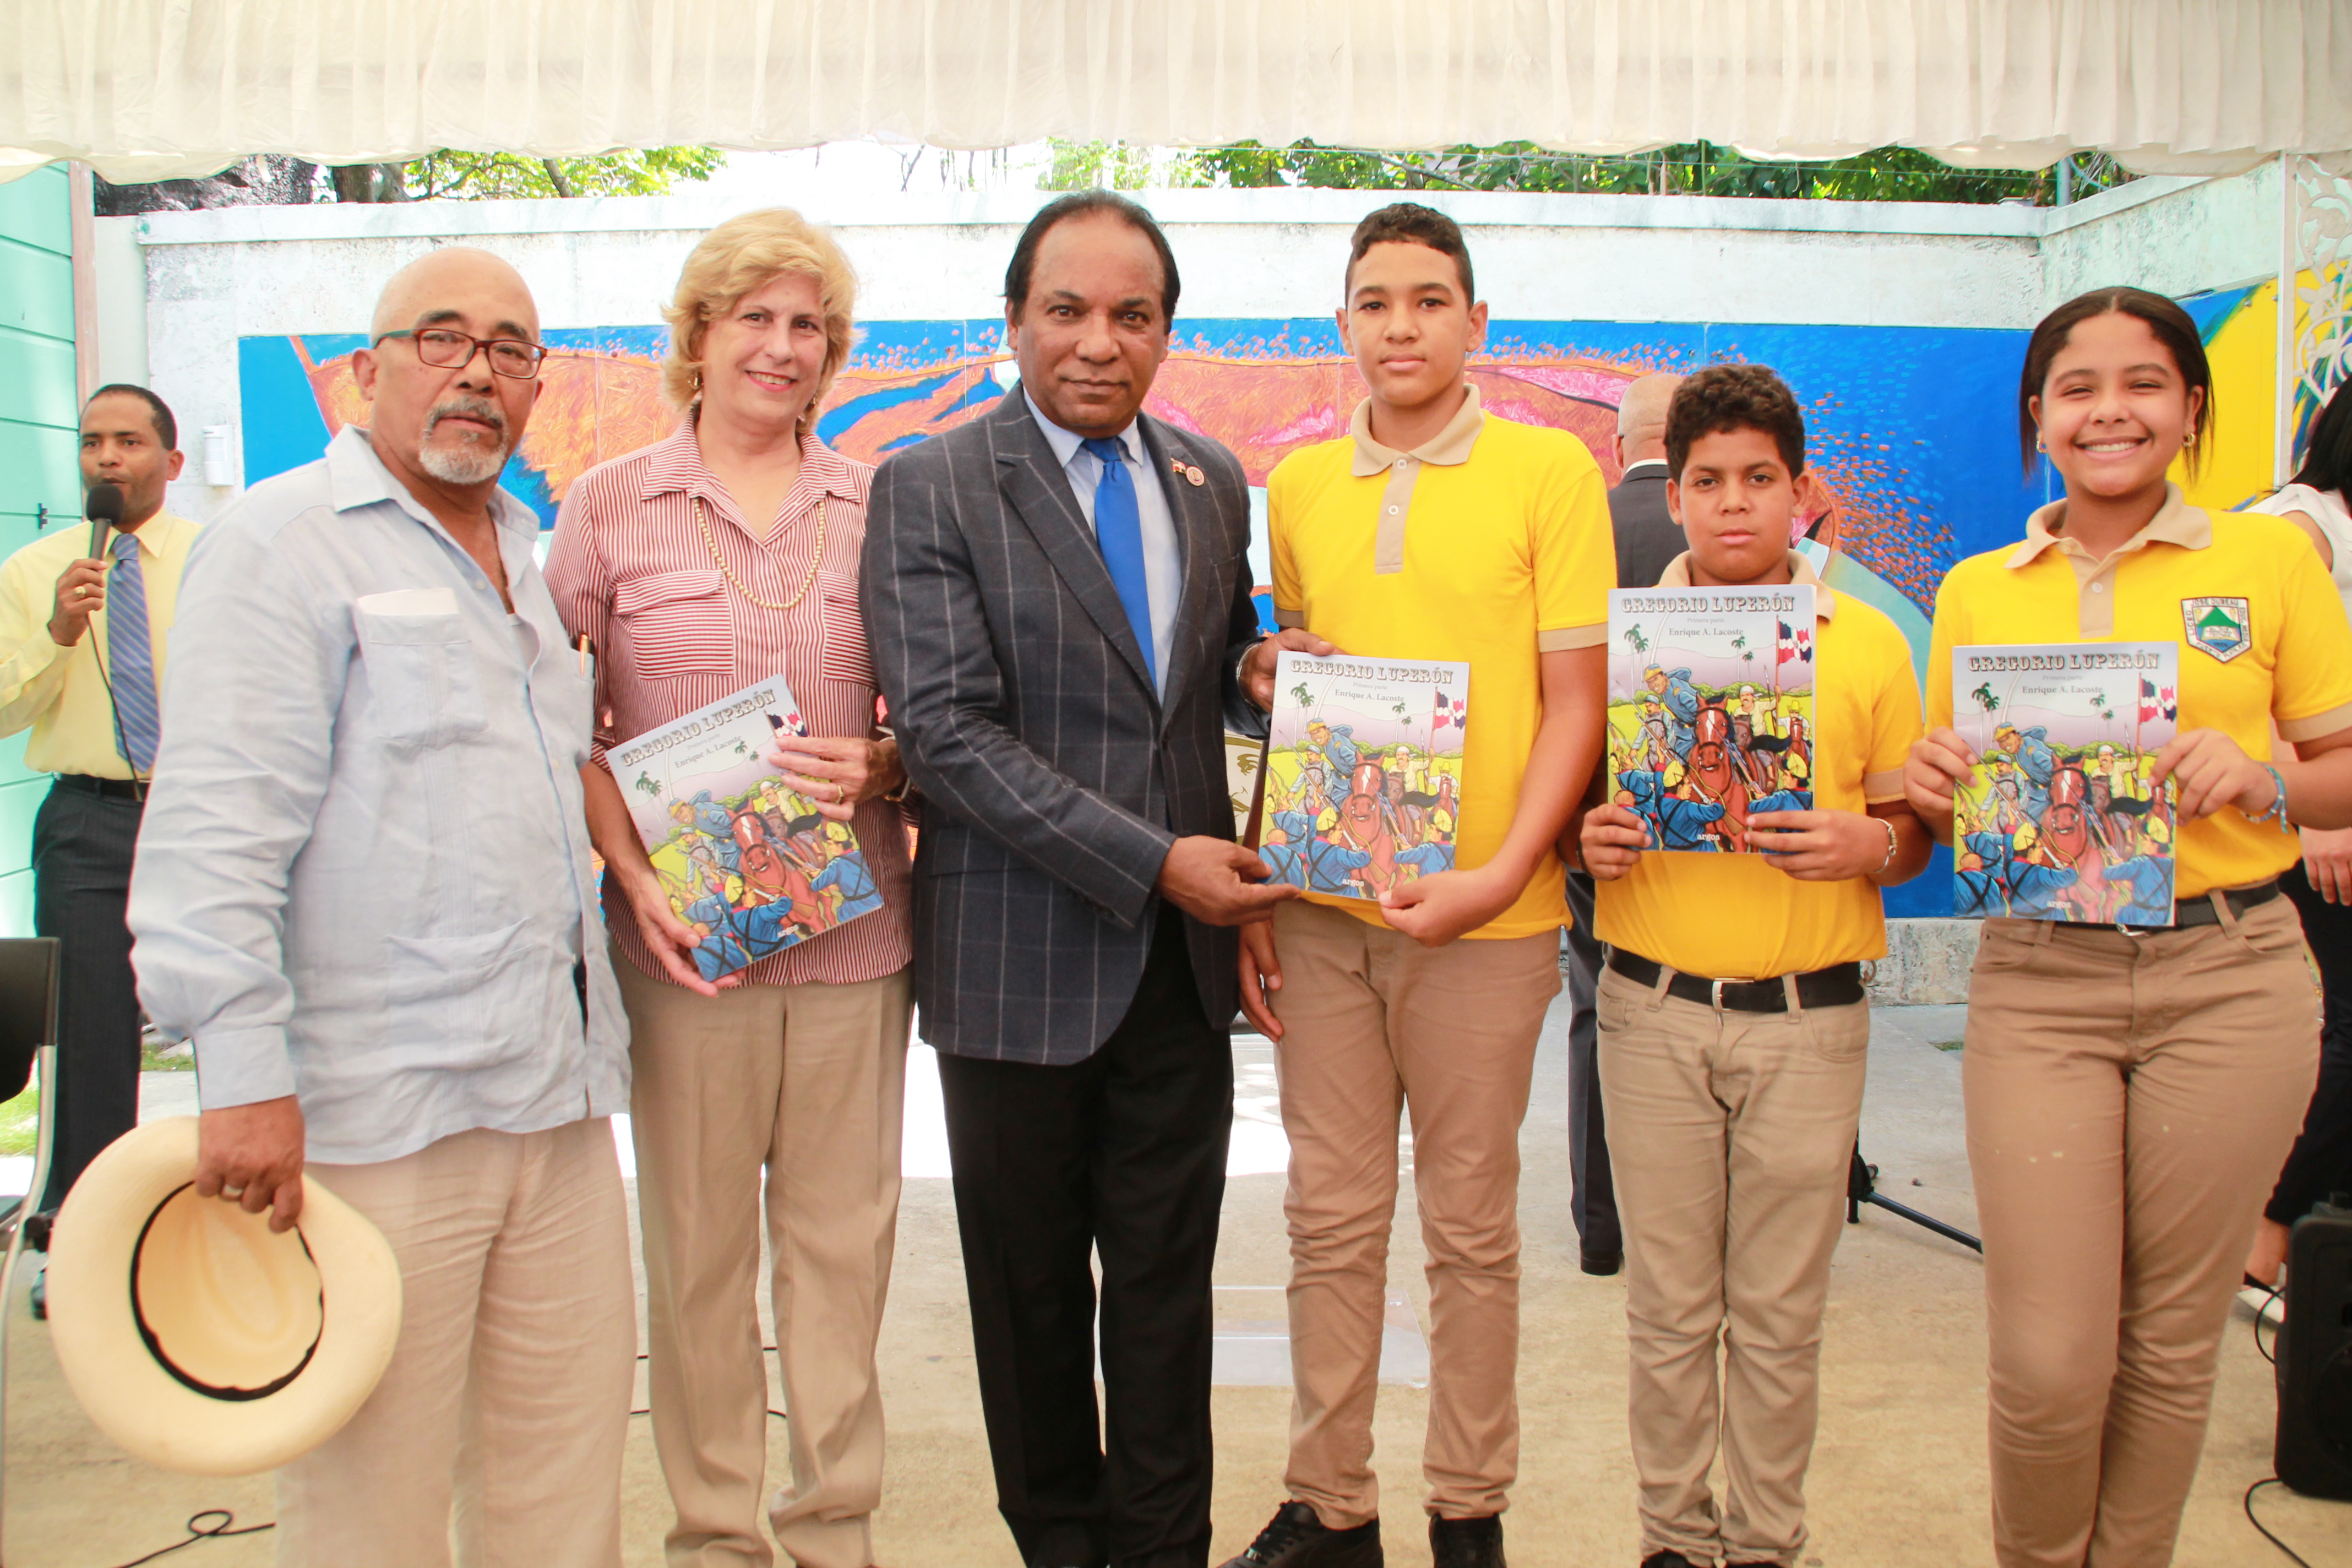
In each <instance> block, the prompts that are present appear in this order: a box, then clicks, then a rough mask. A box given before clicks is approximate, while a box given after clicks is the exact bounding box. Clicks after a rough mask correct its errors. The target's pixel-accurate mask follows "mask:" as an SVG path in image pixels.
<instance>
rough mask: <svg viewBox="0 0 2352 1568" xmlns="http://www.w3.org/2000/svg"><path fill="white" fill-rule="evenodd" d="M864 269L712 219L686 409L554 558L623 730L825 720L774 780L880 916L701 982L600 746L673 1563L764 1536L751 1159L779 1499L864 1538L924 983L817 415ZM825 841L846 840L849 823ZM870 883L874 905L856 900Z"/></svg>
mask: <svg viewBox="0 0 2352 1568" xmlns="http://www.w3.org/2000/svg"><path fill="white" fill-rule="evenodd" d="M855 297H856V278H855V275H854V274H853V273H852V271H851V269H850V266H849V261H848V258H846V257H845V256H844V255H843V254H842V251H841V249H840V247H838V246H837V245H835V243H834V241H833V239H832V238H831V237H829V236H828V235H826V233H825V232H824V230H823V229H821V228H819V227H817V226H815V225H814V224H811V223H809V222H808V221H806V220H805V219H803V218H802V217H801V216H799V215H798V214H796V213H793V212H790V211H787V210H784V209H782V208H772V209H770V210H767V211H764V212H755V213H748V214H746V215H744V216H741V217H738V218H735V219H733V220H731V221H730V222H728V223H726V224H723V225H721V226H719V227H718V228H716V229H713V230H712V231H711V232H710V234H709V236H708V237H705V238H704V239H703V241H702V243H701V244H699V245H698V246H697V247H695V249H694V252H693V254H692V255H691V256H689V257H688V258H687V262H686V268H685V270H684V271H683V272H682V273H680V274H679V277H678V283H677V297H676V299H675V300H673V301H672V303H671V305H670V308H669V310H667V319H668V321H669V327H670V349H669V356H668V358H667V361H666V362H665V363H664V364H663V367H662V376H663V385H664V389H665V390H666V391H667V394H668V395H669V397H670V399H671V401H672V402H673V403H675V404H676V405H677V406H678V407H679V408H680V409H681V410H682V411H683V413H684V418H683V420H682V421H681V422H680V424H679V426H678V429H677V434H676V435H674V436H672V437H669V438H668V439H667V440H665V441H660V442H656V444H655V445H653V446H650V447H646V448H644V449H643V450H641V451H637V452H632V453H630V454H629V455H628V456H626V457H625V458H616V459H614V461H612V462H609V463H604V464H602V465H600V466H599V467H597V468H592V469H590V470H589V471H588V472H587V473H586V474H583V475H582V476H581V478H580V479H579V480H578V481H577V482H575V483H574V484H573V485H572V489H571V490H570V492H569V493H568V494H567V495H566V496H565V497H564V500H563V509H562V515H561V516H560V517H559V518H558V519H557V521H556V528H555V540H554V543H553V545H552V547H551V550H550V552H549V554H548V562H547V580H548V586H549V587H550V588H551V589H552V590H553V592H554V594H555V599H556V604H557V605H558V606H559V607H560V608H561V609H562V612H563V618H564V621H565V624H566V625H567V626H569V627H570V629H571V631H572V634H573V635H574V636H575V637H585V638H587V639H589V641H590V643H591V644H592V646H593V649H594V651H595V654H596V656H597V658H596V711H597V713H598V715H599V718H600V723H599V726H598V729H597V731H596V752H595V756H596V763H603V761H604V752H605V749H606V748H609V747H612V746H616V745H619V744H621V743H623V742H626V741H627V740H629V739H631V738H632V737H634V736H636V735H639V734H643V733H644V732H645V731H648V730H652V729H656V728H658V727H659V726H661V725H663V724H665V723H667V722H669V721H671V720H673V719H676V718H677V717H679V716H680V715H682V714H685V713H688V712H690V711H692V710H695V709H697V708H699V707H702V706H704V705H705V704H707V703H710V702H715V701H717V700H719V699H720V698H722V697H725V696H727V695H728V694H729V693H730V692H733V691H737V690H740V689H742V688H743V687H745V686H748V685H750V684H751V683H752V682H753V681H755V680H761V679H769V678H771V677H773V676H776V675H779V674H781V675H782V677H783V678H784V679H785V680H786V681H787V682H788V683H789V684H790V685H791V687H792V690H793V696H794V697H795V698H796V699H798V700H799V702H800V709H801V712H802V714H803V717H804V718H806V719H807V720H808V721H809V726H810V729H811V730H812V731H813V738H811V739H807V740H799V741H790V740H788V741H786V742H783V744H784V746H785V747H786V748H787V750H786V751H785V752H782V758H781V760H782V763H783V766H784V768H785V770H786V771H785V775H784V783H785V784H786V786H787V788H788V789H789V790H790V791H791V792H793V794H796V795H800V796H802V797H803V798H804V799H805V800H807V801H808V802H810V803H811V804H812V805H814V809H815V811H816V812H817V813H818V814H819V815H821V816H823V817H824V818H826V819H827V820H828V821H829V822H831V823H845V824H848V825H850V826H853V827H854V828H855V829H856V836H857V842H858V846H859V850H860V855H859V863H858V865H857V866H856V872H857V873H858V875H857V876H856V877H837V878H836V883H837V884H841V883H846V884H847V885H843V886H841V887H840V890H841V892H842V893H843V895H844V897H845V898H847V897H850V896H851V895H853V894H856V895H862V896H863V897H865V898H866V899H873V898H878V899H879V900H880V907H879V908H878V909H873V910H872V912H870V913H868V914H866V916H865V918H863V919H858V920H854V921H850V922H849V923H847V924H845V925H841V926H839V927H837V928H835V929H833V930H829V931H824V932H822V933H820V934H818V935H816V936H813V937H811V938H809V939H808V940H807V941H805V942H801V943H799V944H798V945H795V946H793V947H788V948H786V949H784V950H783V951H782V952H776V953H774V954H772V955H771V956H768V957H765V958H761V959H760V960H759V961H758V962H757V963H753V964H752V965H751V968H749V969H747V970H744V971H742V972H741V973H740V974H737V975H730V976H728V977H726V978H725V979H722V980H721V981H719V983H718V984H716V985H713V984H709V983H708V982H706V981H704V980H703V979H702V978H701V977H700V976H699V974H698V973H697V971H696V969H695V966H694V963H693V958H692V949H693V947H694V945H695V942H696V936H695V932H694V930H693V928H692V927H690V926H688V924H686V922H685V921H683V920H682V919H681V918H680V915H679V913H678V911H677V910H676V909H675V908H674V907H673V905H672V903H671V900H670V899H669V897H668V893H667V889H664V887H663V886H662V883H661V880H660V878H659V876H658V874H657V873H656V871H655V869H654V868H653V866H652V865H651V864H650V862H649V861H648V860H647V859H646V852H645V849H644V847H642V845H641V844H640V842H639V840H638V838H637V836H636V833H635V830H634V828H633V827H632V826H631V825H630V821H629V816H628V808H627V806H626V805H625V802H624V800H623V797H622V795H621V791H620V788H619V786H618V785H617V784H615V783H614V780H613V778H612V775H611V774H610V773H608V772H606V771H605V770H604V767H602V766H600V765H595V764H592V765H591V766H589V767H588V768H586V769H585V770H583V772H584V773H585V775H586V777H587V780H588V810H589V818H590V833H591V837H593V838H594V840H595V843H596V847H597V850H598V852H599V853H600V854H602V855H603V856H604V861H605V872H604V900H605V915H606V919H607V921H608V923H609V924H610V926H611V928H612V931H613V935H614V946H615V947H616V948H618V949H619V951H620V953H621V955H622V956H623V957H624V958H625V960H626V962H625V963H618V964H616V965H614V968H615V969H616V970H617V971H618V973H619V974H620V977H621V993H622V998H623V1000H624V1002H625V1004H626V1005H627V1007H628V1013H629V1022H630V1026H631V1029H632V1031H633V1035H632V1044H631V1047H630V1057H631V1060H632V1064H633V1066H634V1068H635V1087H634V1090H633V1093H632V1100H631V1109H632V1111H633V1130H634V1133H635V1140H636V1154H637V1203H638V1208H639V1211H640V1214H641V1215H642V1218H643V1222H644V1230H645V1256H646V1300H647V1316H648V1338H649V1344H650V1355H649V1362H650V1368H649V1371H650V1382H651V1388H652V1406H653V1428H654V1441H655V1445H656V1448H657V1449H658V1450H659V1453H660V1456H661V1463H662V1471H663V1474H664V1475H665V1477H666V1478H667V1480H668V1483H669V1490H670V1499H671V1501H672V1502H673V1503H674V1504H675V1506H676V1509H677V1521H676V1522H675V1523H674V1524H673V1525H672V1527H671V1529H670V1531H669V1536H668V1542H667V1547H668V1561H669V1563H670V1564H671V1568H687V1565H688V1564H695V1565H710V1568H716V1565H718V1564H720V1563H725V1564H728V1565H729V1568H741V1565H744V1564H762V1565H764V1564H767V1563H771V1562H772V1561H773V1558H772V1554H771V1552H770V1550H769V1547H768V1545H767V1542H766V1541H765V1540H764V1538H763V1537H762V1536H761V1531H760V1524H759V1511H760V1497H761V1486H762V1475H761V1470H762V1463H763V1460H764V1458H765V1453H766V1425H767V1420H768V1416H767V1414H766V1412H767V1404H768V1397H767V1395H768V1380H767V1373H766V1369H765V1366H764V1363H763V1362H762V1359H761V1338H760V1324H759V1316H758V1310H757V1305H756V1294H757V1279H756V1276H757V1272H758V1263H759V1258H760V1218H761V1212H760V1211H761V1200H762V1191H761V1169H762V1167H764V1168H765V1170H766V1173H767V1177H768V1180H767V1184H766V1188H765V1204H766V1211H767V1214H766V1218H767V1226H768V1239H769V1245H770V1248H771V1250H772V1254H773V1257H774V1278H773V1287H774V1300H775V1306H776V1318H777V1324H776V1344H777V1354H778V1359H779V1362H780V1363H781V1368H782V1379H783V1386H784V1396H785V1402H786V1404H787V1405H789V1406H790V1408H791V1411H792V1422H791V1426H790V1429H789V1430H790V1443H791V1452H792V1472H793V1473H792V1477H791V1479H790V1481H789V1482H788V1483H787V1484H785V1485H784V1486H783V1487H782V1489H781V1490H780V1491H779V1492H778V1493H777V1494H776V1496H775V1498H774V1500H773V1501H772V1505H771V1506H770V1508H769V1510H768V1518H769V1521H770V1522H771V1524H772V1526H773V1528H774V1531H775V1536H776V1540H777V1542H779V1543H780V1544H781V1545H782V1548H783V1550H784V1552H785V1553H786V1554H787V1555H788V1556H789V1557H790V1559H791V1560H792V1561H793V1563H799V1564H802V1565H803V1568H866V1564H868V1563H871V1562H872V1561H873V1544H872V1539H871V1531H870V1528H869V1524H868V1518H867V1516H868V1515H869V1514H870V1513H871V1512H872V1511H873V1510H874V1508H875V1507H876V1505H877V1503H878V1502H879V1501H880V1500H881V1496H882V1403H881V1394H880V1388H879V1385H878V1384H877V1381H876V1378H875V1372H874V1343H875V1335H876V1333H877V1330H878V1329H879V1327H880V1324H881V1319H882V1305H883V1298H884V1295H885V1293H886V1291H887V1288H888V1285H889V1278H890V1258H891V1250H892V1245H893V1240H894V1231H895V1226H896V1224H897V1215H898V1126H899V1115H900V1106H901V1102H902V1099H903V1089H904V1083H905V1071H906V1047H907V1032H908V1015H909V1010H910V1007H911V1000H910V993H909V989H908V970H907V965H908V959H909V956H910V954H911V952H912V946H911V942H910V940H909V933H908V868H907V840H906V834H905V831H904V828H903V826H901V823H900V820H899V816H898V807H897V806H896V805H892V804H890V803H889V802H888V801H887V800H886V799H885V798H884V796H885V795H891V794H894V793H895V792H896V791H897V789H898V785H899V784H900V783H901V782H902V781H903V779H904V778H905V774H904V773H903V772H902V771H901V770H900V768H899V765H898V749H897V747H896V745H895V744H894V743H893V742H891V741H890V740H889V739H888V738H887V736H885V735H884V734H883V733H882V732H881V731H880V730H879V729H878V728H877V725H876V722H875V685H874V670H873V667H872V665H871V664H870V663H869V662H868V660H867V658H866V637H865V633H864V630H863V629H862V626H861V625H860V621H859V613H858V583H857V560H858V550H859V546H860V544H861V542H862V541H863V539H864V536H865V532H866V485H867V481H868V480H869V479H870V478H871V477H872V473H873V470H872V469H871V468H868V467H867V466H866V465H865V464H863V463H855V462H852V461H850V460H849V459H847V458H844V457H842V456H841V455H840V454H839V453H837V452H835V451H834V450H832V449H831V448H830V447H827V446H825V444H824V442H823V441H821V440H819V439H818V438H817V436H816V432H815V424H816V416H817V412H818V410H819V408H820V407H821V406H822V405H823V404H824V394H825V389H826V388H827V387H828V386H830V385H831V384H832V382H833V378H834V376H835V374H836V373H837V372H838V371H839V370H840V368H841V365H842V362H843V361H844V360H845V358H846V357H847V356H848V353H849V347H850V342H851V324H850V322H851V307H852V305H853V303H854V300H855ZM838 842H839V841H838V840H837V839H836V840H835V843H836V844H837V843H838ZM870 907H871V906H870V905H869V908H870Z"/></svg>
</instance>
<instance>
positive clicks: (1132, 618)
mask: <svg viewBox="0 0 2352 1568" xmlns="http://www.w3.org/2000/svg"><path fill="white" fill-rule="evenodd" d="M1086 449H1087V451H1089V452H1091V453H1093V454H1094V458H1095V461H1096V462H1097V463H1099V464H1101V465H1102V478H1101V479H1097V480H1096V481H1095V542H1096V543H1097V544H1099V545H1100V546H1101V547H1102V553H1103V564H1104V565H1105V566H1108V567H1109V568H1110V585H1111V586H1112V587H1114V588H1116V589H1118V602H1119V603H1120V604H1121V605H1125V606H1126V607H1127V624H1128V625H1129V626H1133V627H1134V628H1135V640H1136V641H1137V642H1139V643H1140V644H1142V645H1143V669H1144V673H1145V674H1147V675H1149V676H1150V678H1151V684H1152V688H1153V689H1155V690H1156V689H1158V688H1159V686H1160V661H1159V659H1158V658H1155V657H1153V654H1152V647H1151V587H1150V583H1149V582H1148V581H1147V580H1146V578H1145V576H1144V574H1143V513H1142V512H1141V511H1140V510H1139V509H1138V508H1137V506H1136V501H1135V480H1134V479H1132V478H1130V477H1129V474H1128V471H1127V447H1126V446H1125V444H1124V443H1122V442H1121V441H1120V440H1119V439H1118V437H1115V436H1098V437H1095V438H1094V439H1093V440H1091V441H1088V442H1087V443H1086Z"/></svg>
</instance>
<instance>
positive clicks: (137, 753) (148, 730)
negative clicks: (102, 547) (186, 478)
mask: <svg viewBox="0 0 2352 1568" xmlns="http://www.w3.org/2000/svg"><path fill="white" fill-rule="evenodd" d="M113 553H114V570H113V571H111V572H109V573H108V574H106V661H107V664H108V665H109V666H110V668H109V669H108V670H107V677H108V679H109V681H110V683H111V684H112V686H113V688H114V721H115V724H116V727H117V728H118V729H120V730H121V732H122V750H123V752H124V754H125V755H127V756H128V757H129V758H130V759H131V772H133V773H142V774H144V773H151V772H152V771H153V770H154V767H155V742H157V740H158V739H160V738H161V737H162V735H163V721H162V720H161V719H160V718H159V717H158V714H157V709H156V706H155V655H154V650H153V648H152V647H150V646H149V644H148V641H147V582H146V579H145V578H144V577H142V576H141V575H140V572H139V541H138V539H137V538H136V537H135V536H133V535H131V534H128V533H118V534H116V535H115V536H114V545H113Z"/></svg>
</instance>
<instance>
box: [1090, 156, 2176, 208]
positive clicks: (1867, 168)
mask: <svg viewBox="0 0 2352 1568" xmlns="http://www.w3.org/2000/svg"><path fill="white" fill-rule="evenodd" d="M1053 153H1054V163H1053V167H1052V169H1051V171H1050V172H1049V174H1047V177H1046V179H1045V187H1046V188H1047V189H1049V190H1076V189H1080V188H1083V187H1085V186H1087V185H1104V186H1108V187H1109V188H1111V189H1113V190H1134V189H1138V188H1139V187H1141V186H1143V185H1145V184H1167V185H1223V186H1228V187H1233V188H1240V189H1247V188H1252V187H1263V186H1270V185H1308V186H1321V187H1327V188H1332V189H1339V190H1359V191H1433V190H1436V191H1443V190H1454V191H1537V192H1568V193H1588V194H1599V195H1705V196H1780V197H1796V198H1801V199H1812V200H1822V201H1875V202H1974V203H1979V204H1981V203H1990V202H1999V201H2007V200H2021V201H2026V202H2031V203H2033V204H2034V205H2047V204H2049V203H2051V202H2053V201H2054V200H2055V199H2056V196H2057V180H2056V170H2055V169H2054V167H2053V168H2051V169H2038V170H2037V169H1956V168H1953V167H1952V166H1951V165H1949V164H1948V163H1940V162H1938V161H1937V160H1936V159H1935V158H1932V157H1930V156H1928V155H1927V153H1922V152H1919V151H1917V150H1916V149H1914V148H1909V147H1881V148H1878V149H1876V150H1874V151H1873V152H1869V153H1862V154H1860V155H1859V156H1856V157H1853V158H1840V159H1836V160H1833V161H1828V162H1815V163H1781V162H1775V161H1771V160H1768V159H1760V158H1749V157H1747V156H1744V155H1743V154H1741V153H1736V152H1734V151H1732V150H1731V149H1729V148H1727V147H1718V146H1716V145H1715V144H1713V143H1712V142H1683V143H1680V144H1678V145H1675V146H1672V147H1663V148H1660V149H1659V150H1657V151H1656V152H1654V153H1630V154H1626V155H1622V156H1617V157H1594V156H1590V155H1587V154H1584V153H1550V152H1546V151H1545V150H1544V149H1542V148H1540V147H1538V146H1536V145H1535V144H1534V143H1533V142H1505V143H1503V144H1501V145H1499V146H1493V147H1468V146H1464V147H1449V148H1446V149H1445V150H1444V151H1442V152H1433V153H1432V152H1424V153H1390V152H1382V151H1380V150H1378V149H1375V148H1367V147H1327V146H1324V145H1322V144H1320V143H1318V142H1293V143H1291V144H1290V145H1289V146H1286V147H1265V146H1261V145H1259V144H1258V143H1256V142H1239V143H1236V144H1235V145H1233V146H1230V147H1211V148H1205V149H1202V150H1200V151H1197V152H1184V153H1159V152H1156V151H1155V150H1154V149H1151V148H1148V147H1134V146H1129V145H1127V144H1125V143H1121V142H1055V143H1053ZM2130 177H2131V176H2130V175H2129V174H2126V172H2125V171H2124V170H2123V169H2122V168H2121V167H2119V166H2118V165H2117V164H2116V163H2115V161H2114V160H2113V159H2111V158H2107V157H2105V155H2104V154H2092V155H2085V156H2081V157H2077V158H2076V159H2075V160H2074V180H2073V184H2074V194H2076V195H2090V194H2092V193H2093V192H2095V191H2098V190H2104V189H2105V188H2106V187H2108V186H2110V185H2114V184H2121V183H2122V182H2123V181H2125V180H2127V179H2129V178H2130Z"/></svg>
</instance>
